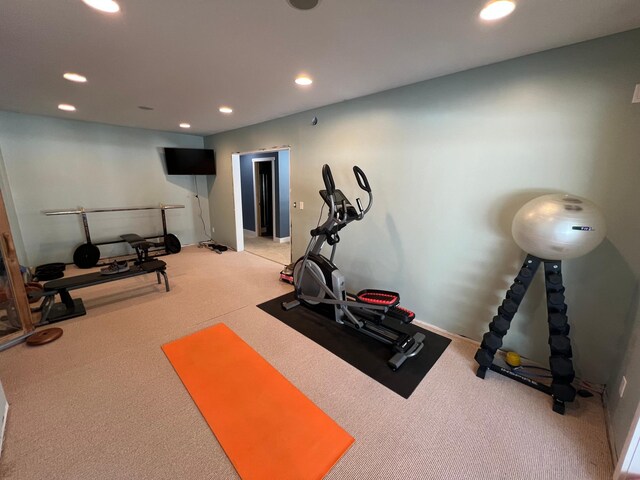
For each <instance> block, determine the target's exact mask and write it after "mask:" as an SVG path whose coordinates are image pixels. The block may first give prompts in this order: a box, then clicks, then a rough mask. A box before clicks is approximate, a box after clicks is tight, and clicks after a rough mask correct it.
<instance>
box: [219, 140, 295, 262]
mask: <svg viewBox="0 0 640 480" xmlns="http://www.w3.org/2000/svg"><path fill="white" fill-rule="evenodd" d="M283 150H288V151H289V235H290V236H291V234H292V233H293V232H292V225H291V222H292V215H291V148H290V147H289V146H283V147H279V148H269V149H267V148H263V149H259V150H249V151H246V152H235V153H232V154H231V179H232V182H233V210H234V217H235V222H236V251H237V252H242V251H244V226H243V222H242V186H241V184H240V156H241V155H250V154H255V153H271V152H281V151H283ZM274 198H275V197H274Z"/></svg>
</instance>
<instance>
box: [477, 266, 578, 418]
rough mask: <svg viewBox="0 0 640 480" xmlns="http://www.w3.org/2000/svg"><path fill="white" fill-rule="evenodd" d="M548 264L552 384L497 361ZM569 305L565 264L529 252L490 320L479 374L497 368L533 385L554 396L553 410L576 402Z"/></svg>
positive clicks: (561, 412) (563, 408) (483, 344)
mask: <svg viewBox="0 0 640 480" xmlns="http://www.w3.org/2000/svg"><path fill="white" fill-rule="evenodd" d="M541 263H542V264H544V280H545V286H546V290H547V312H548V317H547V320H548V322H549V348H550V350H551V356H550V357H549V368H550V370H551V376H552V382H551V386H548V385H544V384H542V383H540V382H537V381H536V380H533V379H531V378H529V377H526V376H524V375H520V374H519V373H517V372H515V371H513V370H510V369H508V368H504V367H501V366H499V365H496V364H494V363H493V358H494V356H495V354H496V351H497V350H498V349H499V348H500V347H502V337H504V336H505V335H506V334H507V331H508V330H509V327H510V326H511V320H512V319H513V317H514V315H515V314H516V312H517V311H518V307H519V306H520V303H521V302H522V299H523V298H524V295H525V294H526V293H527V289H528V288H529V285H530V284H531V281H532V280H533V277H534V276H535V273H536V271H537V270H538V267H539V266H540V264H541ZM568 334H569V323H568V321H567V305H566V303H565V302H564V286H563V285H562V264H561V262H560V261H559V260H544V259H542V258H538V257H534V256H533V255H531V254H527V258H526V259H525V261H524V263H523V264H522V268H521V269H520V272H519V273H518V276H517V277H516V278H515V279H514V281H513V284H512V285H511V287H510V288H509V290H507V294H506V296H505V299H504V300H503V301H502V305H500V306H499V307H498V315H496V316H495V317H493V320H492V321H491V323H490V324H489V331H488V332H487V333H485V334H484V336H483V337H482V344H481V345H480V349H478V351H477V353H476V356H475V360H476V362H478V364H479V365H480V366H479V367H478V371H477V372H476V375H477V376H478V377H480V378H484V377H485V375H486V373H487V370H493V371H494V372H497V373H500V374H501V375H504V376H506V377H509V378H512V379H514V380H516V381H518V382H520V383H523V384H525V385H528V386H530V387H533V388H535V389H537V390H540V391H541V392H544V393H546V394H548V395H551V396H552V397H553V411H554V412H557V413H560V414H564V410H565V405H564V403H565V402H572V401H573V399H574V398H575V396H576V389H575V388H573V386H572V385H571V382H573V380H574V378H575V372H574V371H573V362H572V361H571V357H572V355H573V354H572V352H571V342H570V340H569V337H568Z"/></svg>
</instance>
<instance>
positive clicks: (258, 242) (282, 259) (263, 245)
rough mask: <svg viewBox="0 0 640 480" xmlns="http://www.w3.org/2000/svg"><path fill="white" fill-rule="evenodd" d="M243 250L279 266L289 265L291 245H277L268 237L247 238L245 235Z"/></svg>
mask: <svg viewBox="0 0 640 480" xmlns="http://www.w3.org/2000/svg"><path fill="white" fill-rule="evenodd" d="M244 249H245V250H246V251H247V252H249V253H253V254H254V255H258V256H260V257H263V258H266V259H267V260H272V261H274V262H277V263H279V264H280V265H289V264H290V263H291V243H278V242H274V241H273V239H272V238H269V237H248V236H246V235H245V237H244Z"/></svg>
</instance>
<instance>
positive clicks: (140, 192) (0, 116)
mask: <svg viewBox="0 0 640 480" xmlns="http://www.w3.org/2000/svg"><path fill="white" fill-rule="evenodd" d="M164 146H176V147H197V148H202V146H203V139H202V137H198V136H194V135H180V134H173V133H165V132H157V131H152V130H143V129H135V128H127V127H116V126H110V125H103V124H98V123H89V122H79V121H73V120H61V119H54V118H48V117H40V116H33V115H22V114H18V113H10V112H0V151H1V152H2V159H3V160H4V172H5V173H6V180H7V181H8V184H9V185H10V186H11V194H12V197H13V198H12V200H13V205H14V207H15V212H16V217H17V223H18V224H19V225H18V228H19V232H15V230H16V226H15V225H12V229H13V230H14V235H18V236H21V237H22V240H23V243H24V252H23V253H22V254H21V255H20V256H21V258H20V260H21V262H22V263H23V264H26V265H30V266H34V265H38V264H42V263H46V262H54V261H57V262H59V261H64V262H71V260H72V254H73V250H74V249H75V247H76V246H77V245H79V244H80V243H83V242H84V234H83V229H82V222H81V219H80V217H79V216H76V215H71V216H58V217H46V216H45V215H43V214H42V210H45V209H64V208H71V207H78V206H83V207H86V208H91V207H119V206H139V205H154V204H159V203H161V202H162V203H176V204H182V205H185V206H186V208H185V209H180V210H173V211H168V212H167V222H168V226H169V230H170V231H171V232H173V233H174V234H176V235H177V236H178V238H180V240H181V241H182V243H185V244H186V243H194V242H196V241H199V240H203V239H204V235H205V234H204V232H203V228H202V223H201V221H200V219H199V217H198V216H197V214H198V207H197V203H196V199H195V198H194V195H193V194H194V190H195V188H194V179H193V176H167V175H166V174H165V169H164V165H163V160H162V157H161V151H160V147H164ZM0 173H2V172H1V171H0ZM198 188H199V190H200V193H201V194H202V198H201V202H202V208H203V210H204V218H205V221H206V222H207V224H208V216H209V212H208V198H207V197H208V191H207V184H206V179H205V177H198ZM3 193H4V192H3ZM13 223H14V224H15V221H14V222H13ZM89 226H90V229H91V237H92V240H93V241H100V240H114V239H117V238H118V237H119V235H121V234H123V233H131V232H135V233H139V234H141V235H151V234H156V233H160V232H161V231H162V223H161V220H160V212H159V211H146V212H120V213H104V214H101V213H97V214H89ZM100 249H101V251H102V252H103V254H105V255H106V254H116V253H123V252H124V251H125V249H126V247H125V246H124V244H119V245H116V246H111V247H109V246H103V247H100Z"/></svg>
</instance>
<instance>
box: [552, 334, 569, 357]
mask: <svg viewBox="0 0 640 480" xmlns="http://www.w3.org/2000/svg"><path fill="white" fill-rule="evenodd" d="M549 346H550V347H551V355H554V356H555V355H560V356H562V357H572V356H573V353H572V352H571V341H570V340H569V337H567V336H566V335H551V336H550V337H549Z"/></svg>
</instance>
